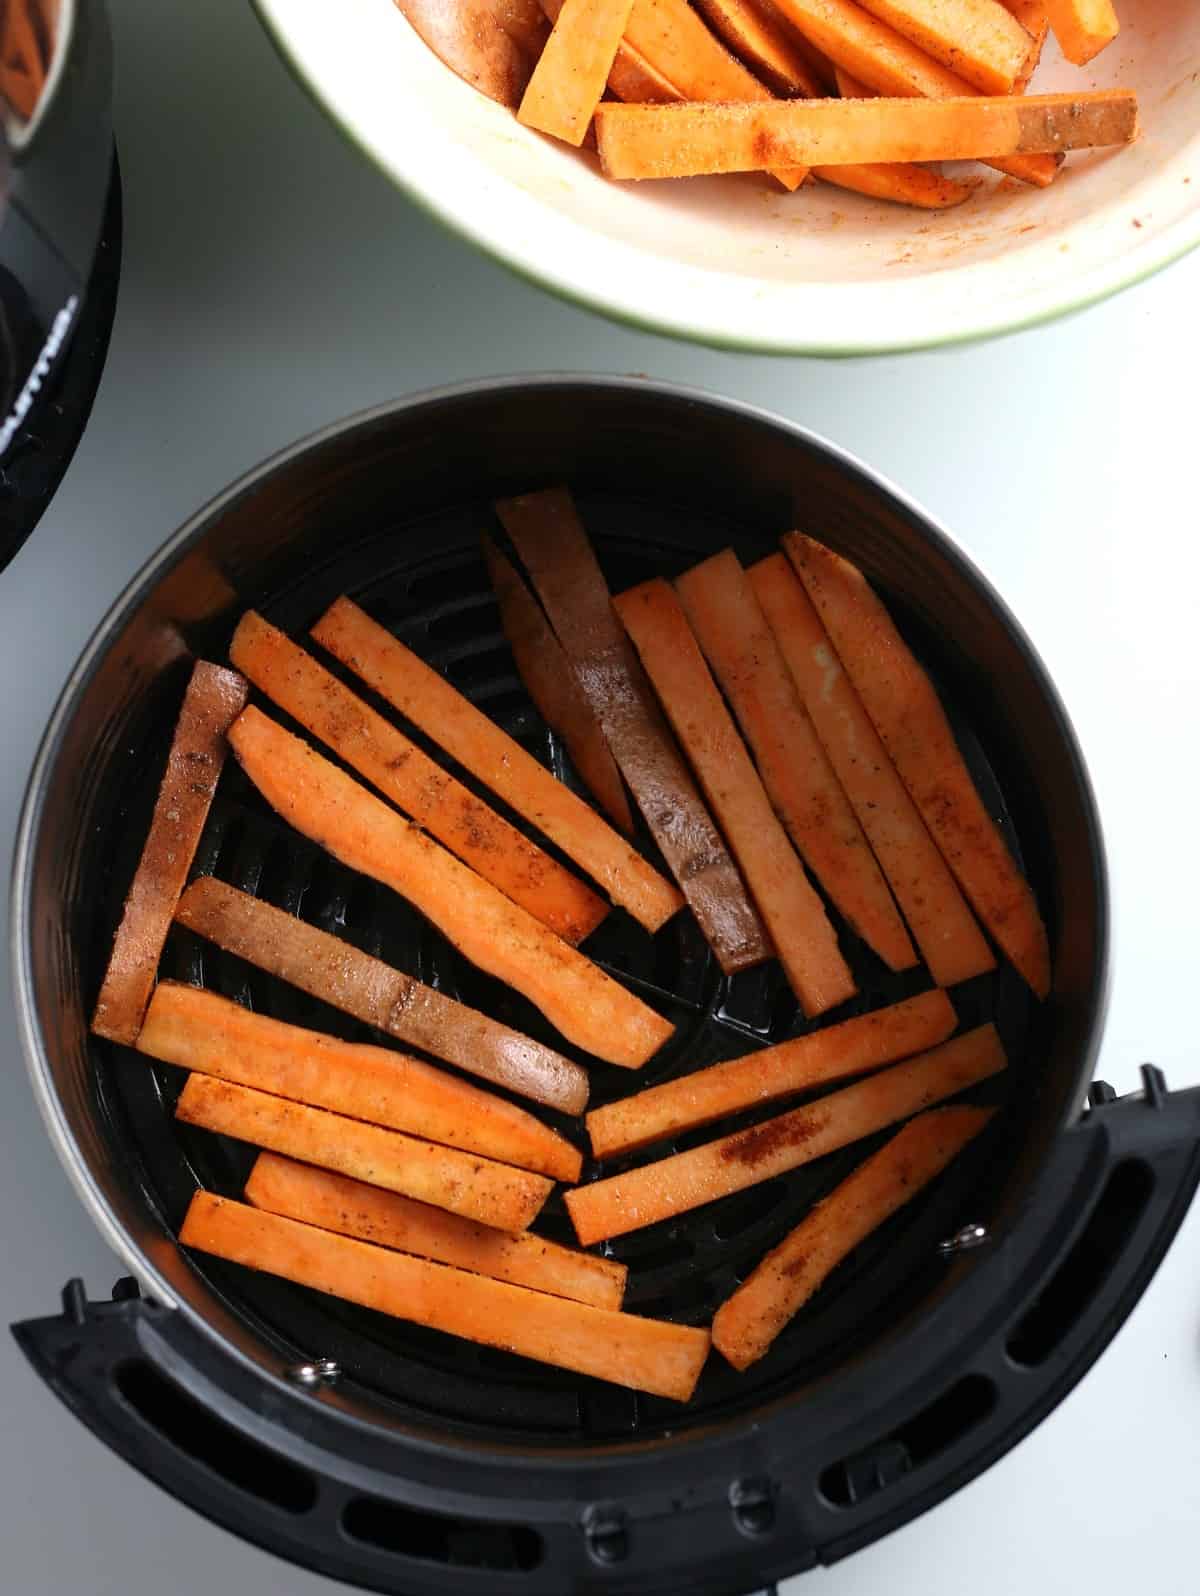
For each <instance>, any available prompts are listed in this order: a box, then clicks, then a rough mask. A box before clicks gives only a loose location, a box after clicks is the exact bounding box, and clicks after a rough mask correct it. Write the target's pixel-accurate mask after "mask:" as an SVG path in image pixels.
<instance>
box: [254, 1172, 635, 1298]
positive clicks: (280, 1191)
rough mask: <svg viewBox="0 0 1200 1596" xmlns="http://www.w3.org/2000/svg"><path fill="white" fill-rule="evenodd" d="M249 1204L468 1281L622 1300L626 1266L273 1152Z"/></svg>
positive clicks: (256, 1176)
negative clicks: (447, 1269)
mask: <svg viewBox="0 0 1200 1596" xmlns="http://www.w3.org/2000/svg"><path fill="white" fill-rule="evenodd" d="M246 1199H247V1201H248V1202H250V1203H252V1204H253V1205H254V1207H255V1208H265V1209H267V1210H268V1211H269V1212H270V1213H273V1214H282V1215H283V1216H284V1217H285V1218H287V1219H301V1220H303V1221H304V1222H305V1223H306V1224H309V1225H317V1226H318V1227H319V1228H320V1229H321V1230H336V1231H337V1232H338V1234H339V1235H342V1236H356V1237H357V1238H358V1240H359V1241H371V1242H374V1243H375V1244H376V1245H377V1246H380V1247H392V1248H394V1249H395V1250H396V1251H397V1252H408V1253H413V1254H414V1255H415V1256H416V1257H418V1258H433V1259H435V1260H436V1261H437V1262H438V1263H444V1264H452V1265H453V1266H454V1268H456V1269H466V1270H467V1271H468V1272H469V1273H471V1274H473V1275H490V1276H491V1278H492V1279H493V1280H508V1281H510V1282H511V1283H512V1284H513V1285H514V1286H528V1287H529V1289H530V1290H531V1291H547V1292H549V1293H550V1295H551V1296H553V1297H570V1298H571V1299H572V1300H573V1301H575V1302H590V1303H591V1304H592V1306H593V1307H596V1308H612V1309H617V1308H619V1307H620V1306H621V1299H622V1297H623V1296H624V1295H625V1277H626V1275H627V1274H628V1270H627V1268H626V1266H625V1265H624V1264H622V1263H617V1261H616V1259H615V1258H597V1257H594V1256H593V1255H592V1254H591V1253H590V1252H577V1251H575V1249H574V1248H572V1247H560V1246H559V1245H558V1243H557V1242H554V1241H546V1240H545V1238H544V1237H542V1236H535V1235H534V1234H533V1232H532V1231H530V1230H521V1231H518V1232H517V1233H516V1234H515V1235H513V1234H511V1233H510V1232H509V1231H506V1230H492V1229H490V1228H489V1227H488V1226H487V1225H476V1224H474V1223H473V1222H472V1221H471V1220H469V1219H463V1218H462V1217H461V1216H460V1215H459V1214H452V1213H448V1212H447V1210H446V1209H444V1208H431V1207H430V1206H429V1205H428V1203H418V1202H414V1201H413V1199H412V1198H411V1197H401V1195H400V1194H399V1192H394V1191H383V1190H382V1189H381V1188H380V1187H379V1186H368V1185H366V1184H364V1182H362V1181H361V1180H350V1179H349V1178H348V1177H347V1176H345V1175H335V1174H333V1173H332V1172H331V1171H330V1170H327V1169H314V1168H313V1167H312V1166H311V1165H310V1164H297V1163H295V1162H294V1161H293V1160H292V1159H290V1158H280V1156H279V1154H278V1153H260V1154H259V1155H258V1158H257V1160H256V1162H255V1165H254V1168H253V1169H252V1170H251V1171H250V1179H249V1180H248V1181H247V1182H246Z"/></svg>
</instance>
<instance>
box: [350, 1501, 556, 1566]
mask: <svg viewBox="0 0 1200 1596" xmlns="http://www.w3.org/2000/svg"><path fill="white" fill-rule="evenodd" d="M342 1529H343V1530H344V1531H345V1533H346V1534H347V1535H348V1536H349V1537H350V1539H351V1540H354V1541H361V1542H363V1543H364V1544H365V1545H367V1546H375V1547H378V1548H379V1550H380V1551H384V1552H395V1553H396V1554H397V1555H398V1556H401V1557H412V1558H419V1559H420V1560H421V1561H422V1562H426V1563H442V1564H444V1565H445V1566H447V1567H449V1568H490V1569H494V1570H509V1571H516V1572H520V1573H524V1572H527V1571H528V1570H530V1569H533V1568H537V1566H538V1564H539V1563H540V1562H541V1561H542V1559H543V1557H544V1556H545V1551H546V1546H545V1542H544V1541H543V1540H542V1537H541V1536H540V1535H539V1534H538V1532H537V1531H536V1530H534V1529H530V1528H529V1526H528V1525H526V1524H495V1523H493V1522H491V1520H489V1519H480V1518H452V1517H450V1516H449V1515H447V1514H444V1513H428V1512H422V1511H420V1510H418V1509H417V1508H413V1507H405V1506H403V1505H401V1504H400V1503H399V1502H387V1501H383V1500H382V1499H381V1498H379V1497H374V1496H356V1497H353V1498H352V1499H351V1500H350V1501H349V1502H347V1503H346V1506H345V1508H344V1509H343V1511H342Z"/></svg>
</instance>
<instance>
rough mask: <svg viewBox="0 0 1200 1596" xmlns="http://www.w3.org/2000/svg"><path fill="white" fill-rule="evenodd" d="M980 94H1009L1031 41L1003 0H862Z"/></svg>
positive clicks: (881, 18)
mask: <svg viewBox="0 0 1200 1596" xmlns="http://www.w3.org/2000/svg"><path fill="white" fill-rule="evenodd" d="M862 5H863V7H864V8H865V9H866V10H867V11H869V12H870V13H871V14H872V16H876V17H878V18H879V20H880V21H881V22H886V23H888V24H890V26H891V27H893V28H895V30H896V32H897V33H900V34H903V35H904V37H905V38H906V39H911V40H912V42H913V43H914V44H915V45H916V46H917V47H918V48H919V49H921V50H924V51H925V52H926V54H927V55H930V56H932V57H933V59H934V60H935V61H940V62H941V63H942V65H943V66H944V67H949V68H950V70H951V71H952V72H956V73H957V74H958V76H959V77H960V78H965V79H966V81H967V82H968V83H970V84H971V85H972V86H973V87H974V88H977V89H978V90H979V91H980V93H981V94H1011V93H1012V92H1013V89H1014V87H1015V85H1016V82H1017V78H1018V77H1019V75H1020V73H1021V70H1022V68H1023V67H1024V65H1025V62H1026V61H1027V60H1028V58H1029V49H1030V45H1031V43H1032V40H1031V39H1030V37H1029V35H1028V34H1027V33H1026V32H1025V29H1024V28H1023V27H1022V26H1021V24H1020V23H1019V22H1018V21H1017V20H1016V18H1015V17H1013V16H1012V15H1011V14H1010V13H1009V12H1008V11H1006V10H1005V8H1004V7H1003V6H1002V5H1001V4H1000V0H862Z"/></svg>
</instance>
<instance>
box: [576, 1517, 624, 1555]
mask: <svg viewBox="0 0 1200 1596" xmlns="http://www.w3.org/2000/svg"><path fill="white" fill-rule="evenodd" d="M583 1533H584V1538H585V1539H586V1541H587V1549H588V1554H589V1555H590V1556H591V1557H592V1558H593V1559H594V1561H595V1562H597V1563H620V1562H623V1561H624V1560H625V1558H627V1557H628V1556H629V1530H628V1528H627V1526H626V1523H625V1515H624V1513H622V1511H621V1510H620V1508H618V1507H589V1508H588V1510H587V1511H586V1513H584V1515H583Z"/></svg>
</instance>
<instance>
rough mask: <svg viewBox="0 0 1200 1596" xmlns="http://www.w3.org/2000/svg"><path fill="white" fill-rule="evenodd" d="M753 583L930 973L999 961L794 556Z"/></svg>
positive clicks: (960, 973) (775, 558) (757, 571)
mask: <svg viewBox="0 0 1200 1596" xmlns="http://www.w3.org/2000/svg"><path fill="white" fill-rule="evenodd" d="M748 575H749V578H750V583H751V586H752V587H753V589H754V592H755V593H756V595H757V597H758V600H759V603H760V604H761V605H762V607H763V611H764V613H765V614H766V617H767V620H768V622H769V623H770V626H771V629H772V631H773V632H774V634H775V637H776V639H777V641H778V643H779V646H780V649H781V650H782V652H783V656H784V659H785V660H786V661H787V664H788V669H789V670H790V671H791V673H792V678H793V680H794V681H795V683H796V686H797V687H798V689H799V691H800V696H801V698H802V699H803V701H804V705H805V708H806V709H807V710H808V713H809V715H810V717H811V719H812V723H813V726H814V727H815V728H816V732H817V736H818V737H819V738H820V739H821V742H822V743H823V745H824V748H825V752H826V753H827V754H828V755H829V761H830V763H831V764H832V766H833V768H834V770H835V771H836V772H837V775H838V779H839V780H840V781H841V784H842V787H843V788H844V790H845V792H846V795H847V797H848V798H849V800H850V802H851V804H852V805H853V806H854V811H855V813H856V814H857V815H858V818H859V820H860V821H861V822H862V827H863V830H864V831H865V832H866V834H867V838H868V840H869V841H870V844H871V846H872V848H874V850H875V855H876V857H877V858H878V860H879V862H880V864H881V865H882V866H883V871H884V874H885V875H886V876H887V878H888V881H889V882H890V883H891V887H892V891H893V892H894V893H895V894H896V901H897V902H898V903H899V905H900V908H901V909H902V911H903V912H904V915H905V917H906V919H907V920H908V925H909V930H910V931H911V932H912V934H913V936H914V937H915V939H916V943H917V946H918V947H919V948H920V950H921V955H922V957H923V958H924V960H925V963H926V964H927V966H928V967H929V973H930V974H931V975H932V976H933V979H934V980H935V981H936V982H937V984H938V985H939V986H954V985H955V984H956V983H957V982H959V981H967V980H969V979H970V978H971V977H972V976H975V975H982V974H983V972H984V971H985V970H991V969H993V968H994V967H995V963H996V961H995V959H994V958H993V957H992V950H991V949H990V948H989V947H988V943H987V938H986V937H985V936H984V934H983V932H982V931H981V930H980V929H979V927H978V925H977V924H976V923H975V916H974V915H973V914H972V913H971V911H970V909H969V908H968V907H967V902H966V899H965V898H964V897H963V895H962V893H961V892H960V891H959V889H958V885H957V883H956V882H955V879H954V876H953V875H952V874H951V871H950V868H949V866H948V865H947V864H946V861H945V860H944V859H943V858H942V856H941V853H940V852H939V850H938V846H937V844H936V843H935V842H934V840H933V838H932V837H931V836H930V835H929V831H928V829H927V828H926V825H925V822H924V821H923V820H922V819H921V816H920V814H919V813H918V812H917V807H916V805H915V804H914V803H913V801H912V799H911V798H910V797H909V795H908V788H907V787H906V786H905V785H904V783H903V782H902V781H901V780H900V777H899V775H898V774H897V772H896V767H895V766H894V765H893V764H892V761H891V759H890V757H889V756H888V752H887V750H886V749H885V748H884V746H883V744H882V743H881V742H880V740H879V733H878V732H877V731H876V730H875V727H874V724H873V722H872V720H871V717H870V716H869V715H868V714H867V712H866V710H865V709H864V708H863V704H862V700H861V699H860V698H859V696H858V694H857V693H856V692H855V691H854V688H853V686H852V685H851V683H850V681H849V679H848V677H847V676H846V673H845V671H844V670H843V669H842V665H841V661H840V660H839V659H838V657H837V654H836V653H835V652H834V647H833V644H832V643H831V642H830V640H829V634H828V633H827V632H826V630H825V628H824V626H822V624H821V618H820V616H819V615H818V614H817V612H816V610H815V609H813V606H812V602H811V600H810V599H809V597H808V594H807V593H806V592H805V590H804V585H803V583H802V582H801V581H800V578H799V577H798V576H797V575H796V573H795V571H793V570H792V568H791V566H790V565H789V564H788V561H787V558H786V556H784V555H782V554H772V555H770V556H769V557H768V558H767V559H765V560H761V561H760V562H759V563H758V564H757V565H754V566H751V568H750V571H749V572H748Z"/></svg>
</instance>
